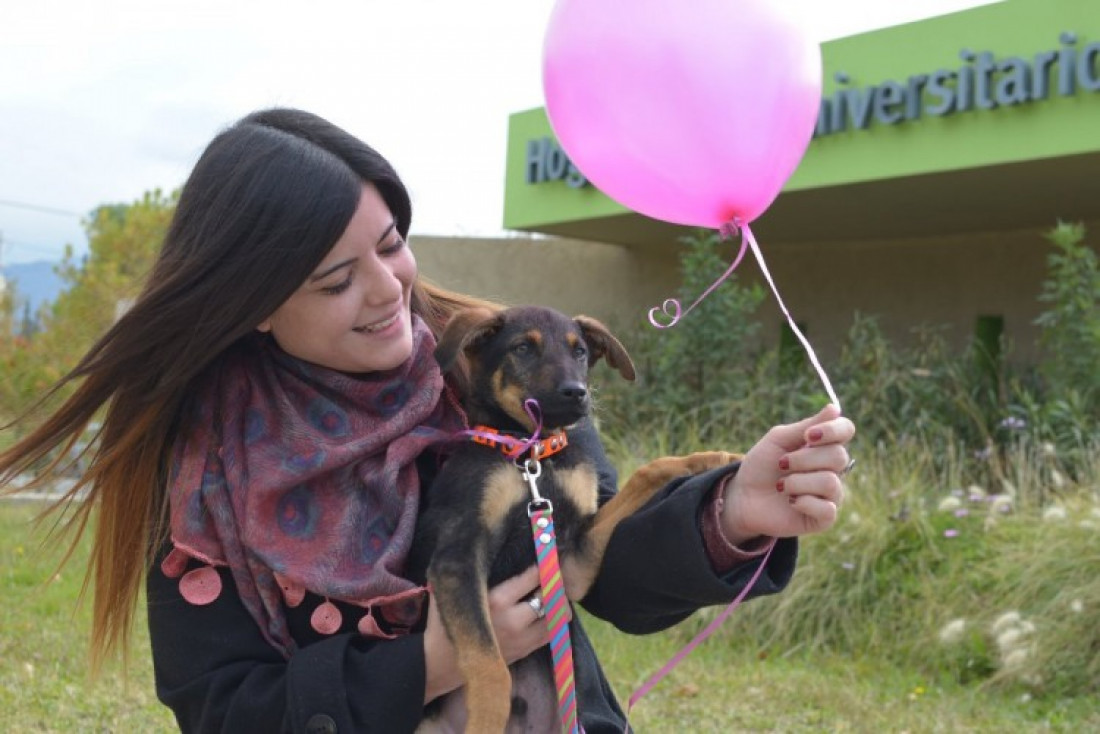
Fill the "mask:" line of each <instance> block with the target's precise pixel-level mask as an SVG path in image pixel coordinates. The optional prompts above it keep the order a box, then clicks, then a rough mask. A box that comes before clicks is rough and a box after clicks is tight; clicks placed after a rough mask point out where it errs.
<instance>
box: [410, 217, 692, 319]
mask: <svg viewBox="0 0 1100 734" xmlns="http://www.w3.org/2000/svg"><path fill="white" fill-rule="evenodd" d="M410 244H411V246H412V248H413V252H414V253H415V254H416V258H417V262H418V264H419V265H420V272H421V274H422V275H424V276H425V277H427V278H428V279H430V280H431V281H432V282H434V283H437V284H438V285H441V286H443V287H445V288H450V289H451V290H456V291H460V292H463V293H469V294H472V295H476V296H480V297H482V298H488V299H490V300H494V301H499V302H501V303H504V304H507V305H519V304H532V303H534V304H541V305H546V306H552V307H554V308H557V309H559V310H561V311H564V312H565V313H568V314H572V315H576V314H586V315H588V316H593V317H595V318H598V319H600V320H602V321H605V322H606V323H608V324H609V325H619V324H625V323H638V322H640V321H641V320H644V319H645V313H646V311H647V310H648V309H649V307H650V306H652V305H656V304H659V303H660V302H661V301H662V300H663V299H664V298H667V297H668V295H670V294H671V293H673V292H674V290H675V288H676V285H677V282H678V273H677V267H678V266H677V261H676V252H675V250H674V249H673V248H667V249H665V250H661V251H639V250H637V249H635V248H630V247H624V246H621V245H613V244H605V243H601V242H583V241H580V240H570V239H559V238H543V237H528V236H523V237H514V238H486V239H477V238H459V237H453V238H452V237H429V236H413V237H411V238H410ZM670 289H671V290H670Z"/></svg>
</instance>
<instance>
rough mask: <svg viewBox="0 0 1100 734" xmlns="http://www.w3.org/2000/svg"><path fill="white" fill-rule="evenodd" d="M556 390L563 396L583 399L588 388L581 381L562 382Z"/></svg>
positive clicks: (571, 398)
mask: <svg viewBox="0 0 1100 734" xmlns="http://www.w3.org/2000/svg"><path fill="white" fill-rule="evenodd" d="M558 392H559V393H561V396H562V397H563V398H568V399H570V400H584V398H585V396H587V395H588V388H587V387H586V386H585V384H584V383H583V382H563V383H562V384H561V385H560V386H559V387H558Z"/></svg>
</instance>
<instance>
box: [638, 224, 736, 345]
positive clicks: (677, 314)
mask: <svg viewBox="0 0 1100 734" xmlns="http://www.w3.org/2000/svg"><path fill="white" fill-rule="evenodd" d="M721 232H722V238H723V239H729V238H730V237H731V236H733V235H736V234H737V225H736V224H732V223H730V224H724V225H722V230H721ZM731 233H732V234H731ZM745 249H746V243H745V238H744V237H742V238H741V249H740V250H738V251H737V257H735V258H734V259H733V263H732V264H731V265H730V266H729V267H728V268H726V272H724V273H722V275H721V276H720V277H719V278H718V280H716V281H714V282H713V283H711V284H710V287H709V288H707V289H706V290H705V291H703V295H701V296H699V297H698V298H696V299H695V301H694V302H693V303H692V304H691V305H690V306H688V307H687V310H686V311H682V312H681V310H680V302H679V301H678V300H676V299H675V298H666V299H665V302H664V303H662V304H661V305H660V306H659V307H658V306H654V307H653V308H651V309H649V323H651V324H653V325H654V326H655V327H657V328H658V329H667V328H669V327H671V326H675V325H676V324H677V323H678V322H679V321H680V319H682V318H683V317H684V316H687V315H688V314H689V313H691V310H692V309H693V308H695V307H696V306H698V305H699V303H700V302H701V301H702V300H703V299H704V298H706V297H707V296H709V295H710V293H711V291H713V290H714V289H715V288H717V287H718V286H720V285H722V283H723V282H724V281H725V280H726V278H728V277H730V274H731V273H733V271H734V270H736V269H737V266H738V265H740V264H741V258H743V257H744V256H745ZM669 309H671V311H670V310H669ZM658 310H659V311H660V312H661V313H662V314H664V315H665V316H667V317H669V322H668V323H667V324H662V323H661V322H659V321H657V318H656V316H655V314H656V312H657V311H658Z"/></svg>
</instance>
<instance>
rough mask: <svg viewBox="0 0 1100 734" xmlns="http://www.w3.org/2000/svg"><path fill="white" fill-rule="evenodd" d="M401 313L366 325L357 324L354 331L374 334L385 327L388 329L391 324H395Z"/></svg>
mask: <svg viewBox="0 0 1100 734" xmlns="http://www.w3.org/2000/svg"><path fill="white" fill-rule="evenodd" d="M400 315H401V314H396V313H395V314H394V315H393V316H390V317H389V318H388V319H385V320H383V321H375V322H374V323H373V324H367V325H366V326H356V327H355V328H354V329H352V331H357V332H359V333H361V334H373V333H375V332H377V331H382V330H383V329H388V328H389V327H390V326H393V324H394V323H395V322H396V321H397V319H398V317H399V316H400Z"/></svg>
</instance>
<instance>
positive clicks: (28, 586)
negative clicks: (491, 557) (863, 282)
mask: <svg viewBox="0 0 1100 734" xmlns="http://www.w3.org/2000/svg"><path fill="white" fill-rule="evenodd" d="M647 453H651V452H648V451H647ZM894 453H895V456H894V460H890V461H889V463H887V461H885V460H877V459H875V458H874V452H872V451H870V450H869V449H863V450H862V452H861V453H860V465H859V466H860V471H859V473H858V474H856V475H853V482H852V488H851V493H850V495H851V496H850V499H849V502H848V503H847V504H846V506H845V512H844V513H843V515H842V519H841V521H840V523H839V524H838V527H837V528H835V529H834V530H833V531H832V532H830V533H827V534H825V535H823V536H819V537H815V538H810V539H807V540H806V541H805V542H804V543H803V550H802V559H801V561H800V567H799V571H798V573H797V574H796V576H795V581H794V582H793V583H792V585H791V588H789V589H788V590H787V591H785V592H784V593H783V594H780V595H777V596H775V597H770V598H767V599H761V600H758V601H754V602H752V603H751V604H748V605H746V606H744V607H742V608H740V609H738V610H737V612H736V613H735V614H734V615H733V616H732V617H730V618H729V619H728V620H727V621H726V623H725V624H724V625H723V626H722V628H721V629H719V630H718V632H717V633H715V634H714V636H712V637H711V638H710V639H709V640H707V641H706V642H705V643H704V644H703V645H702V646H701V647H699V648H698V649H696V650H695V651H694V652H693V653H692V654H691V655H690V656H688V657H687V658H686V659H685V660H684V661H683V662H682V663H681V664H680V665H679V666H678V667H677V668H676V669H675V670H673V671H672V673H671V674H670V675H669V676H668V677H667V678H665V679H664V680H663V681H662V682H661V683H659V684H658V685H657V687H656V688H655V689H654V690H653V691H652V692H650V693H649V694H648V695H647V696H645V697H644V698H642V699H641V701H640V702H639V703H638V704H637V705H636V706H635V707H634V709H633V711H632V712H631V717H630V718H631V722H632V723H633V724H634V725H635V727H636V728H637V729H638V730H639V731H643V732H672V731H677V732H678V731H684V730H690V729H694V730H696V731H699V732H757V731H759V732H763V731H767V732H910V733H913V734H916V733H918V732H1031V731H1035V732H1039V731H1044V732H1045V731H1055V732H1080V731H1100V704H1098V699H1097V696H1098V694H1100V691H1098V687H1100V670H1097V665H1100V662H1098V660H1100V652H1098V650H1100V641H1098V634H1100V633H1098V632H1097V631H1096V624H1095V620H1096V619H1097V618H1098V616H1097V610H1098V609H1100V554H1098V552H1097V548H1100V544H1098V543H1097V537H1098V535H1097V530H1095V529H1094V528H1092V527H1090V526H1089V524H1088V523H1087V522H1084V523H1078V522H1075V521H1074V518H1078V517H1080V518H1085V519H1087V518H1089V517H1093V513H1094V509H1093V508H1095V507H1096V506H1097V502H1096V498H1095V493H1094V490H1092V489H1090V488H1081V487H1077V488H1073V489H1072V491H1071V490H1070V489H1064V490H1063V491H1062V492H1061V494H1060V495H1059V497H1058V500H1059V502H1060V503H1061V504H1063V505H1065V506H1066V507H1067V508H1068V509H1069V512H1070V514H1069V517H1068V519H1067V520H1065V521H1062V522H1052V521H1043V520H1041V519H1040V518H1041V512H1042V510H1043V508H1042V506H1041V504H1040V502H1039V500H1038V499H1032V500H1028V499H1026V498H1027V497H1030V496H1033V495H1034V494H1035V493H1034V489H1035V487H1033V486H1025V484H1024V482H1023V481H1021V480H1018V482H1017V483H1018V485H1019V487H1018V496H1019V498H1020V500H1019V503H1018V508H1017V512H1016V513H1015V514H1013V515H1009V516H1005V517H999V518H998V520H997V522H996V523H995V524H993V525H988V526H987V524H986V521H985V517H986V515H984V514H981V512H980V511H979V510H982V511H984V509H983V508H980V507H979V506H977V505H975V507H974V511H973V512H972V513H971V514H969V515H968V516H966V517H956V516H955V515H954V513H949V512H942V511H938V510H937V506H936V503H937V501H938V499H939V498H940V497H941V496H944V495H946V494H949V491H948V489H947V488H941V487H937V486H933V485H932V484H930V483H929V480H927V478H926V477H925V473H924V470H923V468H922V462H921V461H920V460H919V457H903V460H896V459H897V458H898V457H897V456H896V451H895V452H894ZM623 463H624V465H629V464H630V463H632V462H631V461H630V460H629V459H625V460H624V461H623ZM633 463H635V464H636V462H633ZM1029 481H1030V480H1029ZM1035 481H1038V480H1035ZM39 508H40V506H39V505H36V504H31V503H27V502H13V501H5V502H2V503H0V592H2V593H3V594H4V599H5V600H6V602H7V603H6V604H4V605H2V607H0V731H2V732H158V731H166V732H167V731H173V730H174V725H173V720H172V718H171V715H170V714H169V713H168V711H167V710H166V709H164V708H163V707H162V706H161V705H160V704H159V703H158V702H157V701H156V698H155V695H154V693H153V682H152V671H151V663H150V657H149V650H148V645H149V643H148V637H147V633H146V630H145V628H144V624H143V623H141V622H140V621H139V624H138V628H137V629H136V630H135V633H134V638H133V652H132V656H131V662H130V668H129V671H128V674H127V675H124V674H123V672H122V671H121V670H120V669H119V668H118V667H117V666H116V667H115V668H113V669H110V670H108V671H107V672H106V673H105V675H104V677H103V678H101V679H100V680H99V681H97V682H92V681H90V680H89V679H88V676H87V673H86V670H87V665H86V653H87V642H86V641H87V637H88V632H89V614H88V610H87V609H86V608H77V607H76V599H77V597H78V596H79V592H80V585H81V580H82V572H83V566H84V563H85V559H86V557H87V539H85V541H83V542H82V543H81V544H80V546H79V548H78V551H77V554H76V556H75V557H74V559H73V561H71V562H70V564H69V565H68V566H66V567H65V568H64V569H62V571H61V573H60V575H59V576H54V569H55V566H56V563H57V560H58V558H59V549H58V548H57V547H56V545H57V544H56V543H54V544H51V545H49V546H47V547H46V548H43V546H42V539H43V534H42V533H41V532H37V533H35V532H32V531H31V526H30V524H29V522H30V519H31V517H32V516H33V514H34V512H35V511H36V510H37V509H39ZM903 508H904V510H905V513H904V515H901V514H900V513H901V511H902V509H903ZM948 526H950V527H948ZM945 529H956V530H958V531H959V533H958V534H957V535H954V536H953V537H951V538H945V536H944V534H943V532H944V530H945ZM1075 602H1076V603H1075ZM1008 609H1014V610H1019V611H1020V613H1021V614H1023V615H1024V617H1025V618H1026V619H1028V620H1034V623H1035V626H1036V629H1035V631H1034V632H1033V635H1034V640H1033V643H1034V644H1033V646H1032V648H1031V649H1032V652H1033V653H1034V654H1032V655H1030V656H1029V658H1028V661H1027V665H1026V666H1025V667H1024V668H1022V669H1020V670H1016V671H1011V674H1009V673H1008V672H1006V671H1005V670H1004V669H1003V668H1002V667H1001V666H1000V664H999V663H998V660H997V652H996V650H995V649H994V642H993V640H992V638H991V636H990V634H989V633H988V631H987V630H988V628H989V625H990V624H991V622H992V620H993V619H995V618H996V617H997V616H998V615H1000V614H1001V613H1003V612H1004V611H1006V610H1008ZM1074 609H1078V610H1079V611H1076V612H1075V611H1073V610H1074ZM715 613H717V610H707V611H704V612H702V613H700V614H698V615H696V616H695V617H694V618H692V619H690V620H688V621H686V622H685V623H684V624H682V625H680V626H679V627H677V628H676V629H674V630H671V631H668V632H666V633H663V634H660V635H652V636H647V637H632V636H628V635H624V634H621V633H619V632H617V631H616V630H614V629H612V628H610V627H609V626H608V625H606V624H604V623H602V622H600V621H599V620H595V619H590V618H589V619H586V625H587V628H588V629H589V633H590V636H591V637H592V640H593V643H594V644H595V646H596V648H597V650H599V651H600V658H601V660H602V662H603V664H604V667H605V669H606V671H607V674H608V677H609V679H610V680H611V683H612V686H613V687H614V689H615V691H616V693H617V695H618V696H619V698H620V700H622V701H623V702H624V704H625V702H626V701H627V699H628V698H629V697H630V695H631V693H632V692H633V691H635V690H636V689H637V688H638V686H640V685H641V684H642V683H643V682H644V681H645V680H646V679H647V678H648V677H649V675H651V674H652V673H653V672H654V671H656V670H658V669H659V668H661V666H662V665H664V663H665V662H666V661H668V660H669V659H670V658H671V657H672V656H673V655H674V654H675V653H676V652H677V651H678V650H679V649H680V648H681V647H683V646H684V645H685V644H687V642H688V641H689V640H690V639H691V637H692V635H694V634H695V633H696V632H697V631H698V630H699V629H701V628H702V626H703V624H704V623H705V622H706V621H708V620H709V619H711V618H713V616H714V614H715ZM955 618H965V619H967V623H968V631H969V632H968V635H964V636H963V638H962V639H961V640H960V641H958V642H956V643H954V644H952V645H945V644H943V643H942V642H940V640H939V639H938V633H939V632H940V630H941V629H942V628H943V626H944V625H945V624H946V623H947V622H948V621H950V620H952V619H955ZM141 619H142V616H141V614H140V613H139V620H141Z"/></svg>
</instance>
